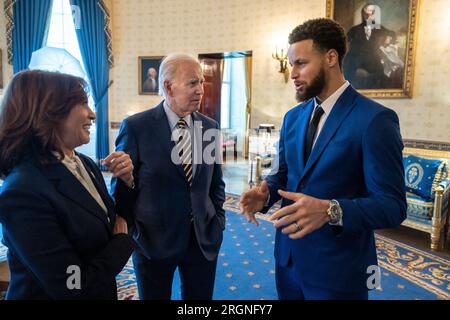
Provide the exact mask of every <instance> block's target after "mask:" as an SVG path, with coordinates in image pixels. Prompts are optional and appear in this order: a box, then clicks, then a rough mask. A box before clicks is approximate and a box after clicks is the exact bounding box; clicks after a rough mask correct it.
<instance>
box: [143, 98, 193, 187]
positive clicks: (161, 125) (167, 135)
mask: <svg viewBox="0 0 450 320" xmlns="http://www.w3.org/2000/svg"><path fill="white" fill-rule="evenodd" d="M163 103H164V100H163V101H162V102H161V103H160V104H159V105H158V106H157V107H156V108H157V109H156V112H155V116H154V125H151V126H149V127H150V128H152V129H153V133H154V135H153V136H154V137H157V140H158V142H159V143H160V144H161V146H162V148H163V150H164V151H165V152H166V153H167V156H168V157H169V159H170V163H171V164H172V165H173V166H174V167H175V168H176V170H177V171H178V173H179V174H180V175H181V177H182V178H183V180H184V181H185V182H186V184H188V182H187V179H186V175H185V174H184V171H183V168H182V167H181V165H176V164H175V163H173V162H172V156H171V153H172V150H174V149H175V141H172V130H171V128H170V126H169V120H168V119H167V116H166V113H165V111H164V106H163Z"/></svg>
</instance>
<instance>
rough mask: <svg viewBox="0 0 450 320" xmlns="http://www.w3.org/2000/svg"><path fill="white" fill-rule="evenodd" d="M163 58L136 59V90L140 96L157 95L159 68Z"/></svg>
mask: <svg viewBox="0 0 450 320" xmlns="http://www.w3.org/2000/svg"><path fill="white" fill-rule="evenodd" d="M163 59H164V56H151V57H138V73H139V74H138V89H139V94H140V95H157V94H158V90H159V84H158V77H159V67H160V65H161V62H162V60H163Z"/></svg>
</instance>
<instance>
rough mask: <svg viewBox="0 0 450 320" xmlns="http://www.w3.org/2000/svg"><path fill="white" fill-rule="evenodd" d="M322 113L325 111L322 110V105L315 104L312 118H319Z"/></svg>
mask: <svg viewBox="0 0 450 320" xmlns="http://www.w3.org/2000/svg"><path fill="white" fill-rule="evenodd" d="M324 113H325V112H324V111H323V109H322V107H321V106H317V108H316V110H314V115H313V119H314V118H320V117H322V115H323V114H324Z"/></svg>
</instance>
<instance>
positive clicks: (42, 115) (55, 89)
mask: <svg viewBox="0 0 450 320" xmlns="http://www.w3.org/2000/svg"><path fill="white" fill-rule="evenodd" d="M87 88H88V86H87V83H86V82H85V81H84V80H83V79H82V78H78V77H74V76H71V75H68V74H62V73H58V72H48V71H40V70H31V71H30V70H27V71H22V72H19V73H17V74H16V75H14V77H13V78H12V79H11V81H10V83H9V84H8V87H7V89H6V92H5V94H4V96H3V101H2V106H1V113H0V174H1V175H2V176H5V175H8V174H9V172H10V171H11V170H12V169H13V168H14V166H15V165H16V164H17V163H18V162H19V161H20V160H21V158H22V157H23V156H24V155H25V154H32V156H33V157H34V158H36V159H37V160H38V162H39V163H41V164H45V163H48V162H51V161H53V160H54V159H55V157H54V155H53V152H55V151H56V152H58V153H59V154H60V156H61V157H62V156H63V151H62V142H61V137H60V127H61V124H62V123H63V121H64V120H65V119H66V118H67V116H68V115H69V113H70V111H71V110H72V109H73V108H74V107H75V106H77V105H79V104H85V103H87V102H88V97H87Z"/></svg>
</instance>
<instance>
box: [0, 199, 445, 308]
mask: <svg viewBox="0 0 450 320" xmlns="http://www.w3.org/2000/svg"><path fill="white" fill-rule="evenodd" d="M237 201H238V198H237V196H233V195H228V196H227V201H226V203H225V208H226V210H227V227H226V231H225V234H224V242H223V245H222V249H221V252H220V255H219V260H218V265H217V277H216V286H215V292H214V299H224V300H226V299H229V300H248V299H251V300H259V299H277V295H276V290H275V272H274V259H273V244H274V237H275V230H274V228H273V227H272V223H271V222H268V221H266V220H267V215H265V216H262V215H260V216H259V218H260V219H259V220H260V223H261V224H260V226H259V227H258V228H257V227H255V226H254V225H252V224H249V223H247V221H246V219H245V218H244V216H243V215H241V214H238V213H239V209H238V206H237ZM273 210H276V208H274V209H272V212H273ZM269 214H270V212H269ZM376 245H377V250H378V261H379V264H380V266H381V269H382V282H381V288H380V289H378V290H373V291H371V292H370V294H369V298H370V299H372V300H380V299H383V300H391V299H401V300H415V299H424V300H435V299H445V300H450V261H449V260H448V259H444V258H441V257H439V256H437V255H435V254H433V253H430V252H426V251H423V250H419V249H416V248H414V247H412V246H409V245H406V244H404V243H400V242H397V241H394V240H392V239H389V238H386V237H383V236H379V235H376ZM6 250H7V249H6V248H5V247H4V246H2V245H0V261H2V260H5V259H6V257H5V255H6ZM117 282H118V286H119V299H130V300H131V299H138V294H137V289H136V278H135V275H134V272H133V266H132V262H131V259H130V261H129V263H128V264H127V266H126V267H125V268H124V269H123V271H122V272H121V273H120V274H119V276H118V277H117ZM179 287H180V281H179V277H178V275H176V278H175V281H174V285H173V288H174V290H173V294H172V298H173V299H180V291H179Z"/></svg>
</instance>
